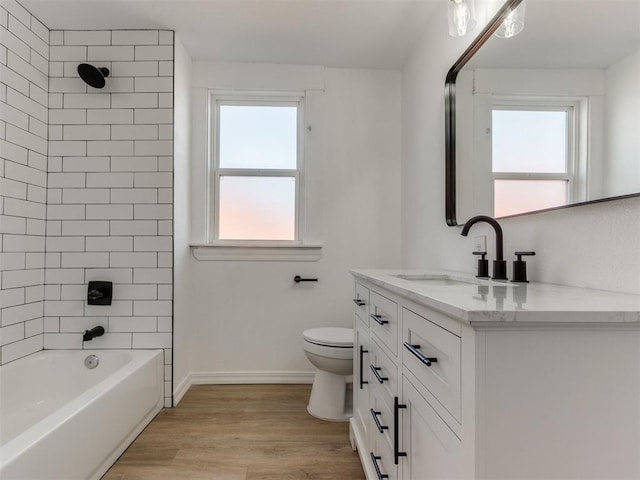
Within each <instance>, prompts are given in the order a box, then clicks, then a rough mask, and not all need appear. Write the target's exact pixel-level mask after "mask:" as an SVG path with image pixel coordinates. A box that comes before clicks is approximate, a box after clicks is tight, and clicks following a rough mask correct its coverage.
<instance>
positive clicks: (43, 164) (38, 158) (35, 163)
mask: <svg viewBox="0 0 640 480" xmlns="http://www.w3.org/2000/svg"><path fill="white" fill-rule="evenodd" d="M29 166H30V167H31V168H37V169H38V170H42V171H43V172H46V171H47V156H46V155H42V154H40V153H38V152H34V151H33V150H30V151H29Z"/></svg>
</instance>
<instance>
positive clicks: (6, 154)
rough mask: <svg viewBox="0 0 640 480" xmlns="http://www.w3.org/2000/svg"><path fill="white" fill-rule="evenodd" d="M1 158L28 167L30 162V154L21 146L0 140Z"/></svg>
mask: <svg viewBox="0 0 640 480" xmlns="http://www.w3.org/2000/svg"><path fill="white" fill-rule="evenodd" d="M0 157H1V158H6V159H7V160H11V161H12V162H16V163H22V164H24V165H26V164H27V162H28V161H29V152H28V150H27V149H26V148H24V147H21V146H20V145H16V144H14V143H9V142H6V141H4V140H0Z"/></svg>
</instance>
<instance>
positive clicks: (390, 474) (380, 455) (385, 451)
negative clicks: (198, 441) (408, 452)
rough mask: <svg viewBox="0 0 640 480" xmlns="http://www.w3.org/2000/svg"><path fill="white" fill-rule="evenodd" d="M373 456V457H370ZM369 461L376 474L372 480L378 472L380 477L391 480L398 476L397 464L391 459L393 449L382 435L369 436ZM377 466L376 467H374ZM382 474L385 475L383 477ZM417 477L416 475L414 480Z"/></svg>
mask: <svg viewBox="0 0 640 480" xmlns="http://www.w3.org/2000/svg"><path fill="white" fill-rule="evenodd" d="M372 457H375V458H372ZM369 461H370V462H371V466H372V467H373V469H374V470H377V471H376V476H374V477H373V480H377V478H378V475H377V474H378V473H379V474H380V476H381V478H387V479H388V480H393V479H396V478H399V477H398V466H397V465H396V464H395V463H394V460H393V449H392V447H390V446H389V445H388V444H387V442H386V440H385V439H383V438H382V437H380V438H375V437H373V438H371V449H370V452H369ZM376 467H377V469H376ZM384 475H387V476H386V477H384ZM417 478H419V477H416V480H417Z"/></svg>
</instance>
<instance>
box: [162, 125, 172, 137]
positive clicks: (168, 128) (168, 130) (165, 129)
mask: <svg viewBox="0 0 640 480" xmlns="http://www.w3.org/2000/svg"><path fill="white" fill-rule="evenodd" d="M158 138H159V139H160V140H172V139H173V125H159V126H158Z"/></svg>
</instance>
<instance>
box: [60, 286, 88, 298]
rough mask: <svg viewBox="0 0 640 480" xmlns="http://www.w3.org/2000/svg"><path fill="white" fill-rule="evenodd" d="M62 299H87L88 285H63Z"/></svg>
mask: <svg viewBox="0 0 640 480" xmlns="http://www.w3.org/2000/svg"><path fill="white" fill-rule="evenodd" d="M60 298H61V300H83V301H84V300H85V299H86V298H87V286H86V285H62V289H61V292H60Z"/></svg>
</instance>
